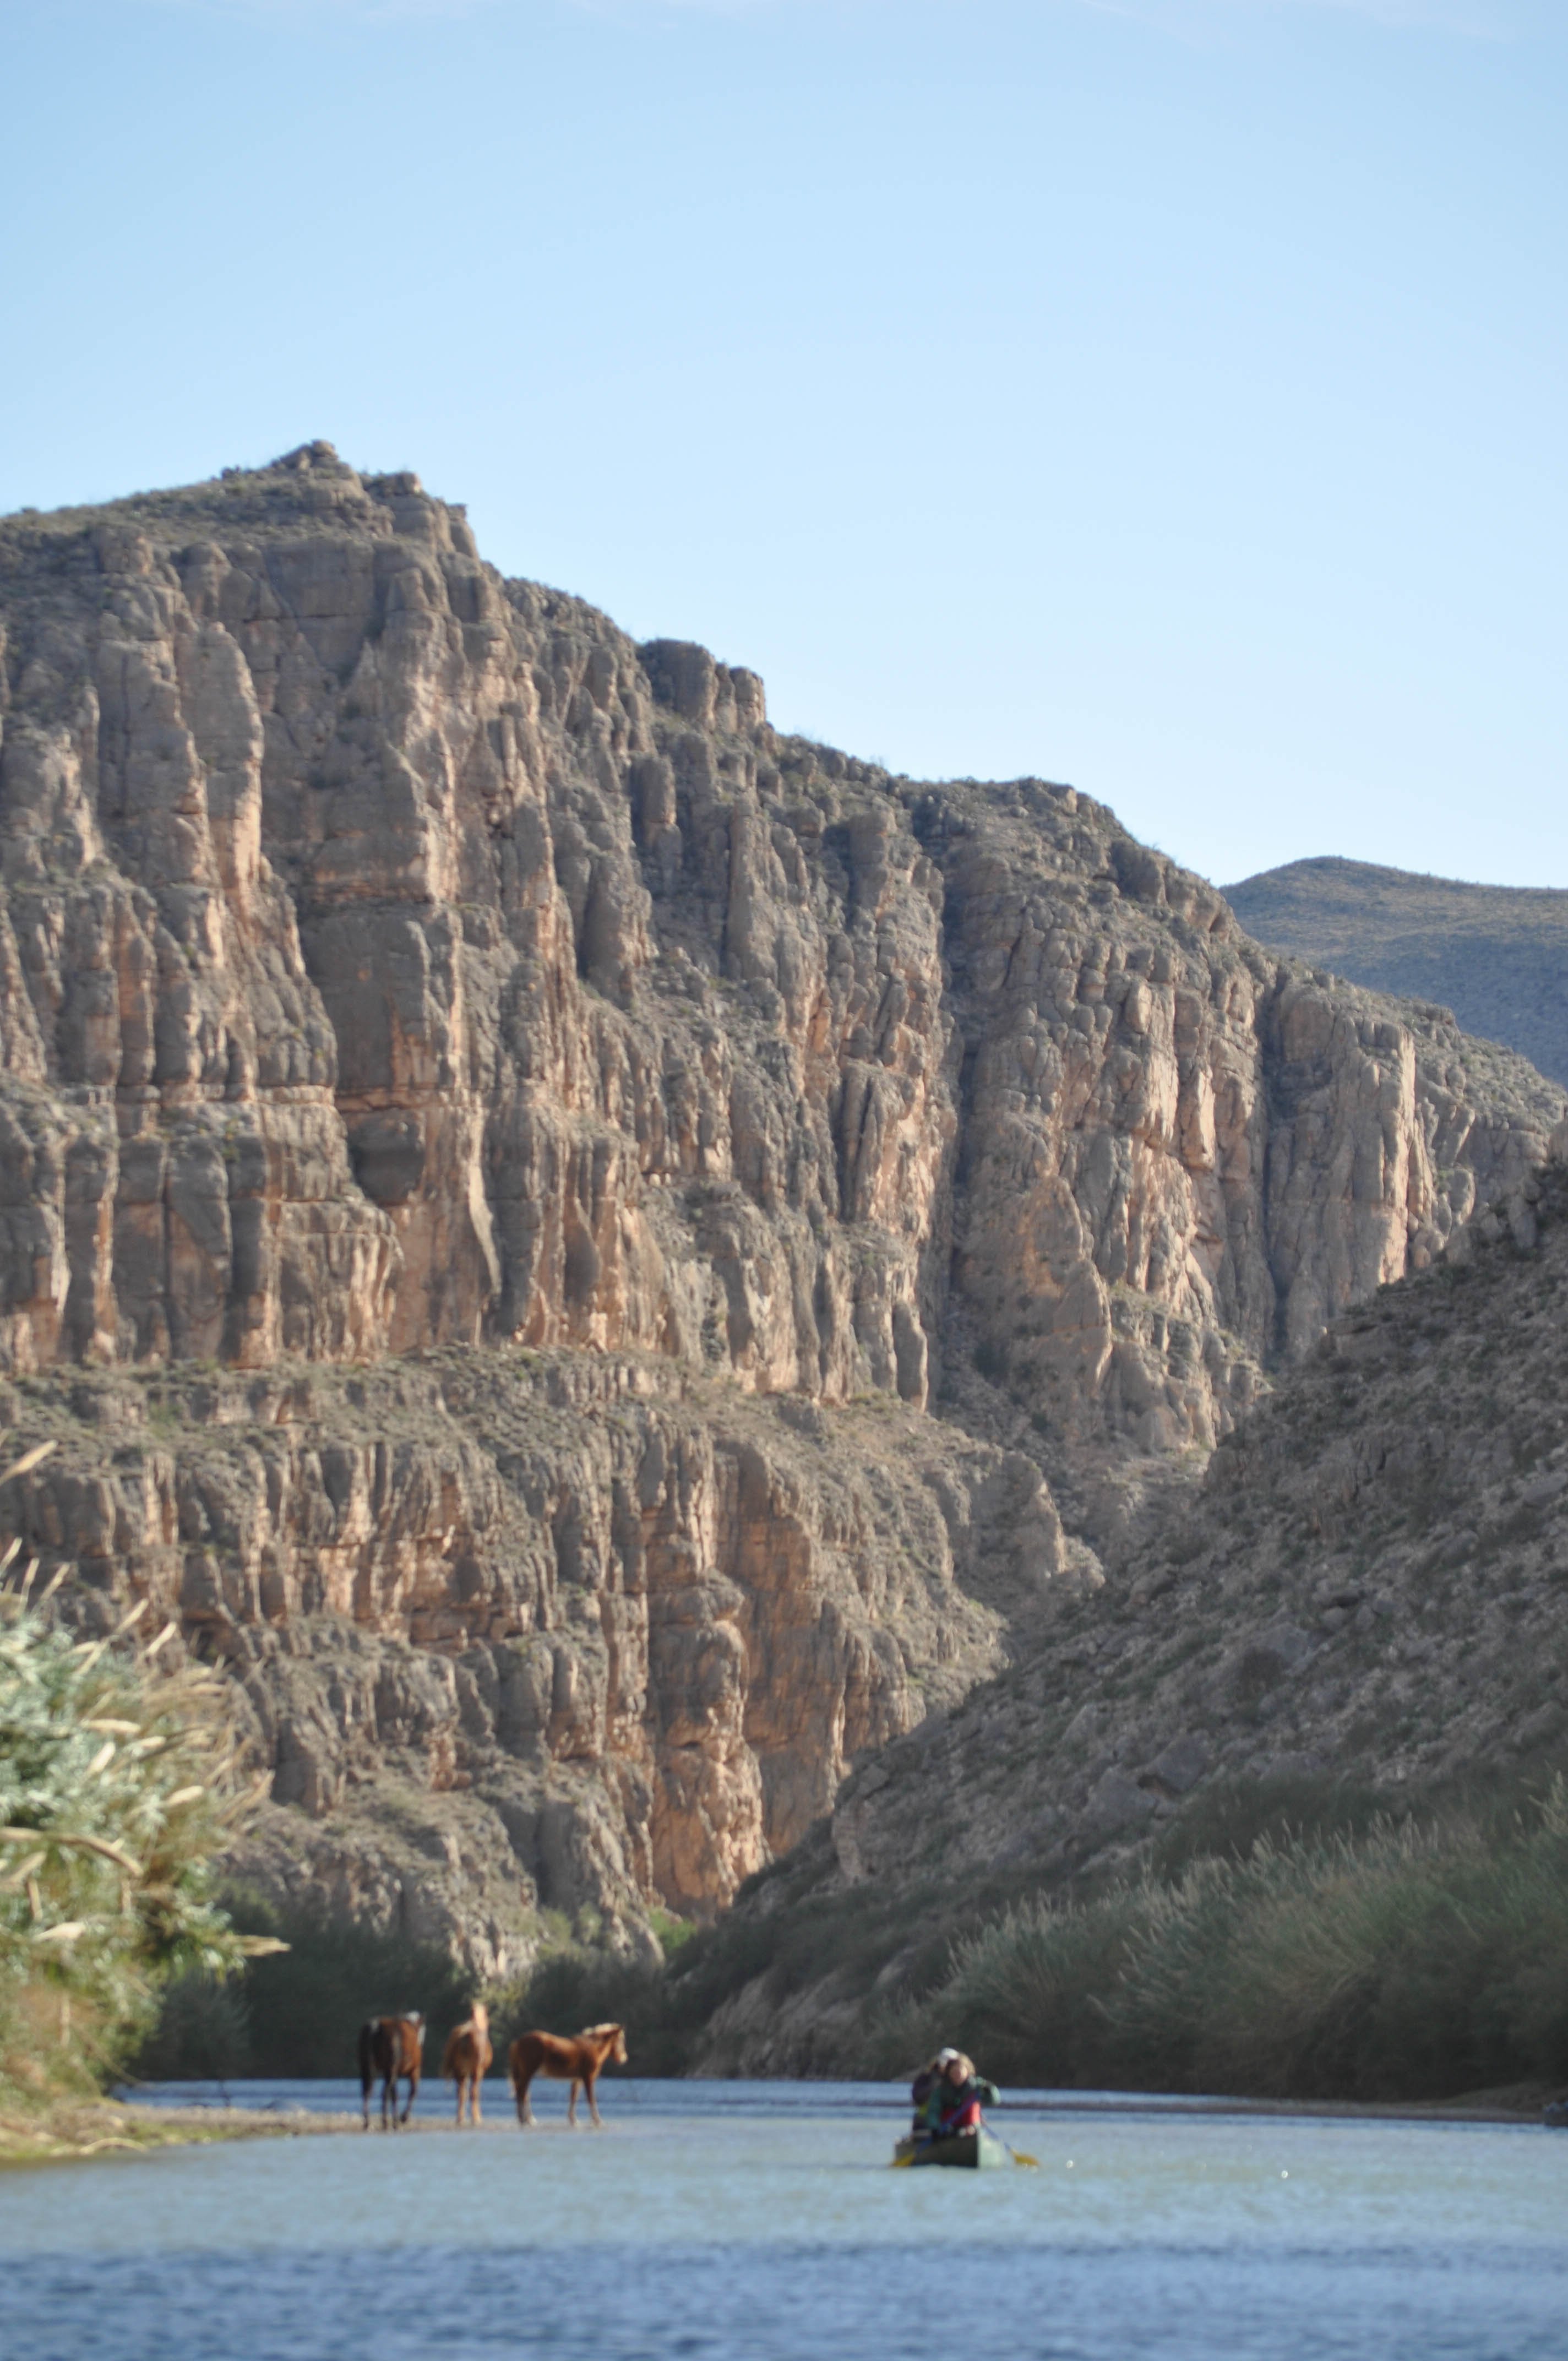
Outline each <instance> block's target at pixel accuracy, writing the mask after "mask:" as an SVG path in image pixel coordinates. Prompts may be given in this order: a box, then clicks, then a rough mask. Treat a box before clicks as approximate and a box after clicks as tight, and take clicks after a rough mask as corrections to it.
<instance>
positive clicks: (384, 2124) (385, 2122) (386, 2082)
mask: <svg viewBox="0 0 1568 2361" xmlns="http://www.w3.org/2000/svg"><path fill="white" fill-rule="evenodd" d="M389 2101H390V2102H391V2103H392V2104H393V2105H394V2106H395V2105H396V2103H397V2102H396V2096H395V2094H394V2092H393V2090H392V2070H391V2068H390V2067H389V2068H388V2069H387V2071H386V2072H385V2074H383V2075H382V2077H381V2129H382V2130H383V2131H384V2132H389V2131H390V2130H391V2128H392V2120H391V2119H389V2116H388V2114H387V2106H388V2103H389Z"/></svg>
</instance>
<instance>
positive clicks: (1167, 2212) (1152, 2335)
mask: <svg viewBox="0 0 1568 2361" xmlns="http://www.w3.org/2000/svg"><path fill="white" fill-rule="evenodd" d="M488 2092H489V2103H490V2110H491V2115H490V2120H488V2122H487V2125H486V2126H485V2129H484V2130H483V2132H481V2133H479V2134H477V2135H475V2134H471V2133H470V2134H466V2135H465V2136H462V2137H460V2138H459V2137H455V2136H450V2135H444V2136H427V2135H424V2134H416V2135H411V2136H403V2137H398V2138H388V2137H383V2136H380V2135H379V2134H377V2135H375V2136H372V2137H370V2138H368V2139H367V2138H366V2137H365V2136H363V2135H362V2134H361V2133H359V2132H357V2131H355V2132H347V2133H343V2134H340V2135H326V2134H323V2135H322V2136H317V2137H312V2138H309V2139H298V2140H255V2141H243V2142H236V2143H235V2144H233V2145H231V2146H220V2147H188V2148H177V2149H171V2150H167V2151H164V2152H162V2153H159V2154H157V2155H153V2156H146V2157H138V2158H117V2157H116V2158H104V2159H101V2160H100V2159H94V2160H92V2161H88V2162H84V2163H81V2164H73V2165H63V2166H62V2165H56V2166H51V2167H44V2168H38V2169H27V2170H16V2171H12V2172H10V2173H7V2174H6V2175H5V2176H4V2177H3V2178H0V2272H3V2275H4V2296H3V2299H0V2346H3V2349H4V2351H5V2354H6V2355H7V2356H10V2355H15V2356H16V2361H24V2356H25V2361H359V2356H367V2361H368V2356H378V2361H424V2356H432V2361H435V2356H440V2361H466V2356H502V2355H507V2356H533V2355H549V2356H563V2361H579V2356H580V2361H623V2356H624V2361H844V2356H867V2361H905V2356H907V2361H935V2357H936V2356H944V2361H945V2356H948V2355H949V2354H956V2355H959V2356H965V2355H970V2354H973V2353H976V2352H980V2353H983V2354H984V2355H986V2356H987V2361H992V2356H997V2361H1002V2356H1007V2361H1011V2356H1040V2361H1222V2356H1223V2361H1350V2356H1354V2361H1417V2356H1419V2361H1537V2356H1541V2361H1544V2357H1545V2356H1551V2361H1568V2135H1563V2134H1562V2133H1557V2134H1552V2133H1547V2132H1542V2131H1540V2130H1537V2129H1535V2128H1534V2127H1531V2126H1513V2125H1478V2124H1436V2123H1408V2122H1390V2121H1384V2120H1368V2119H1365V2118H1360V2119H1354V2120H1347V2119H1343V2118H1330V2119H1323V2118H1314V2117H1310V2116H1303V2115H1283V2114H1280V2115H1276V2114H1245V2113H1241V2112H1237V2111H1234V2110H1233V2111H1228V2112H1227V2111H1226V2110H1224V2109H1223V2108H1214V2109H1212V2110H1208V2111H1205V2112H1201V2113H1190V2112H1186V2111H1183V2110H1180V2109H1177V2108H1173V2107H1171V2106H1170V2105H1168V2104H1166V2103H1160V2102H1158V2101H1152V2100H1149V2101H1137V2100H1127V2099H1115V2100H1107V2101H1106V2102H1104V2103H1102V2104H1093V2105H1086V2104H1085V2103H1084V2101H1083V2100H1082V2098H1081V2097H1080V2095H1078V2094H1074V2096H1073V2097H1072V2099H1071V2100H1070V2101H1066V2102H1063V2103H1059V2104H1053V2103H1051V2102H1050V2100H1049V2099H1048V2098H1047V2096H1046V2095H1045V2094H1043V2093H1042V2094H1037V2095H1036V2097H1034V2098H1032V2099H1029V2098H1025V2100H1023V2101H1014V2103H1011V2104H1009V2105H1008V2106H1006V2107H1005V2108H1004V2109H1003V2111H1002V2112H1001V2113H1000V2114H997V2115H996V2116H995V2118H994V2120H995V2122H996V2125H997V2127H998V2128H999V2129H1000V2130H1001V2131H1002V2132H1003V2135H1004V2136H1005V2137H1006V2138H1007V2139H1008V2140H1010V2141H1011V2142H1012V2143H1013V2145H1014V2147H1017V2148H1020V2149H1023V2150H1025V2151H1027V2152H1028V2153H1029V2154H1031V2155H1033V2156H1035V2157H1036V2158H1038V2161H1039V2169H1038V2170H1037V2171H1026V2170H1023V2169H1018V2170H1014V2171H1009V2172H1005V2173H1000V2172H999V2173H962V2172H940V2171H936V2172H933V2171H923V2172H907V2171H902V2172H895V2171H892V2170H890V2169H889V2158H890V2156H891V2152H892V2145H893V2141H894V2136H895V2135H896V2133H897V2131H898V2130H899V2129H900V2127H901V2107H900V2103H899V2094H898V2093H896V2092H892V2091H890V2090H887V2089H885V2088H879V2087H876V2086H868V2085H865V2084H833V2083H722V2082H706V2083H702V2082H699V2083H670V2082H646V2081H636V2080H634V2079H631V2078H623V2079H620V2080H618V2081H609V2080H607V2081H605V2082H604V2083H603V2084H602V2085H601V2103H602V2105H603V2110H604V2114H605V2117H606V2125H607V2127H606V2129H605V2130H604V2131H603V2132H602V2133H593V2132H585V2131H579V2132H576V2133H570V2132H568V2131H567V2130H566V2128H565V2122H564V2103H565V2093H564V2092H561V2091H560V2090H559V2089H550V2088H546V2089H545V2090H543V2091H537V2090H536V2096H535V2103H536V2107H537V2108H538V2111H539V2113H540V2114H541V2118H542V2122H541V2126H540V2128H539V2129H538V2130H537V2131H536V2132H534V2133H532V2134H531V2135H523V2134H521V2133H520V2132H519V2131H518V2129H517V2127H516V2125H515V2123H514V2122H513V2121H512V2119H511V2115H510V2105H509V2104H508V2103H507V2101H508V2099H509V2095H510V2094H508V2093H507V2092H505V2090H504V2087H503V2086H502V2085H501V2084H499V2082H492V2083H491V2084H490V2085H489V2086H488ZM156 2095H159V2096H168V2097H173V2096H175V2095H178V2096H179V2097H181V2099H182V2100H185V2099H188V2098H189V2097H190V2095H191V2093H190V2092H188V2091H187V2092H179V2093H177V2094H176V2093H174V2092H166V2093H159V2094H156ZM232 2095H233V2096H234V2097H235V2098H236V2100H243V2101H244V2103H247V2104H262V2105H268V2104H300V2103H303V2104H308V2105H310V2106H312V2107H314V2108H323V2109H324V2108H336V2109H341V2108H343V2107H345V2106H346V2105H348V2104H350V2103H353V2104H354V2105H357V2100H358V2093H357V2090H356V2089H352V2090H351V2086H350V2085H348V2084H347V2083H343V2084H321V2083H313V2084H296V2085H289V2084H247V2085H236V2087H235V2090H234V2092H233V2094H232ZM446 2113H447V2102H446V2101H445V2099H444V2095H443V2093H442V2092H440V2090H439V2088H436V2089H431V2088H430V2087H429V2086H427V2090H426V2093H425V2094H424V2098H423V2102H422V2107H421V2110H420V2114H421V2116H422V2118H425V2119H427V2120H430V2121H434V2120H436V2119H438V2118H440V2117H443V2116H444V2115H445V2114H446Z"/></svg>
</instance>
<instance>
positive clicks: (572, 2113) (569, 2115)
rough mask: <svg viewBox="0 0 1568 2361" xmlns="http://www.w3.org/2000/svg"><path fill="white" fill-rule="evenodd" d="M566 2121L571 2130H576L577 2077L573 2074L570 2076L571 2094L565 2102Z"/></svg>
mask: <svg viewBox="0 0 1568 2361" xmlns="http://www.w3.org/2000/svg"><path fill="white" fill-rule="evenodd" d="M566 2122H567V2124H568V2125H569V2127H570V2128H571V2129H572V2130H573V2131H576V2128H577V2078H576V2075H575V2074H574V2075H573V2077H572V2095H571V2097H570V2098H569V2099H568V2100H567V2102H566Z"/></svg>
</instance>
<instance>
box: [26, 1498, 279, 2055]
mask: <svg viewBox="0 0 1568 2361" xmlns="http://www.w3.org/2000/svg"><path fill="white" fill-rule="evenodd" d="M34 1459H35V1455H28V1457H27V1460H25V1461H21V1462H18V1463H16V1466H14V1467H12V1468H9V1469H6V1470H5V1473H4V1475H0V1483H3V1482H4V1481H5V1478H6V1477H8V1476H11V1475H15V1474H18V1473H22V1472H25V1469H26V1467H27V1466H30V1465H32V1464H34ZM9 1555H10V1557H11V1559H12V1562H13V1563H14V1558H15V1551H14V1550H13V1552H12V1553H10V1554H9ZM6 1572H7V1576H8V1578H9V1580H10V1583H11V1585H12V1587H8V1588H7V1589H6V1590H5V1592H4V1593H0V2078H3V2079H4V2081H6V2082H8V2083H9V2084H10V2085H11V2087H12V2089H13V2090H14V2091H16V2092H18V2093H21V2092H29V2091H30V2092H47V2091H49V2090H51V2089H53V2090H59V2089H64V2088H71V2087H74V2088H78V2089H82V2088H85V2087H87V2086H88V2085H90V2084H91V2083H93V2082H101V2081H104V2079H105V2078H106V2077H107V2076H108V2075H110V2074H112V2073H113V2071H114V2070H115V2068H116V2066H117V2065H118V2064H119V2063H120V2062H121V2060H122V2059H124V2058H125V2057H126V2055H127V2054H128V2052H129V2051H130V2049H131V2048H133V2047H134V2045H135V2043H136V2042H137V2038H138V2037H140V2036H141V2035H142V2034H143V2033H144V2032H145V2030H146V2028H147V2026H148V2024H149V2023H150V2021H151V2019H152V2017H153V2016H154V2015H155V2014H156V2010H157V2005H158V1996H159V1991H160V1990H161V1988H162V1986H163V1984H164V1983H165V1982H167V1981H168V1979H169V1978H170V1976H172V1975H177V1974H180V1973H181V1972H184V1971H191V1970H197V1971H204V1972H205V1973H207V1974H209V1975H217V1976H222V1975H225V1974H227V1973H229V1972H231V1971H233V1970H234V1969H236V1968H237V1967H238V1966H239V1965H240V1963H241V1961H242V1960H244V1959H245V1958H246V1957H247V1955H249V1954H251V1953H253V1952H254V1951H255V1950H256V1949H269V1948H277V1947H276V1946H269V1945H266V1944H264V1943H263V1944H258V1942H257V1941H256V1939H255V1938H247V1937H244V1936H241V1935H239V1934H237V1933H236V1930H235V1929H234V1927H232V1926H231V1925H230V1923H229V1920H228V1918H227V1916H225V1912H224V1911H223V1910H222V1909H221V1908H220V1907H219V1906H218V1905H217V1903H216V1901H215V1899H214V1882H213V1869H212V1862H213V1861H214V1856H215V1855H217V1854H218V1853H220V1852H221V1851H222V1850H223V1849H224V1847H225V1845H226V1844H228V1843H229V1842H231V1841H232V1839H233V1836H234V1834H235V1832H236V1827H237V1825H238V1824H239V1822H240V1821H241V1820H242V1819H243V1817H244V1816H245V1814H246V1811H247V1807H248V1806H250V1805H251V1804H252V1803H253V1801H254V1800H255V1794H254V1790H253V1789H250V1788H249V1787H248V1783H247V1781H246V1780H245V1779H244V1778H243V1776H242V1775H241V1773H240V1769H239V1766H238V1764H237V1763H236V1756H235V1750H234V1744H233V1739H232V1735H231V1733H230V1730H229V1729H228V1727H227V1725H226V1721H225V1711H224V1698H225V1684H224V1683H223V1682H222V1681H221V1680H220V1678H219V1677H218V1676H217V1675H214V1674H211V1673H208V1672H206V1671H204V1670H203V1669H202V1668H201V1667H200V1666H194V1665H190V1664H176V1665H175V1666H174V1667H173V1668H172V1669H167V1668H166V1660H167V1657H168V1656H169V1655H170V1653H175V1652H173V1651H172V1650H171V1648H170V1642H173V1641H174V1639H175V1638H176V1636H177V1635H176V1631H175V1627H174V1626H173V1625H168V1626H166V1627H165V1628H164V1629H163V1630H162V1631H155V1632H153V1633H152V1634H150V1635H146V1636H144V1629H143V1627H144V1626H145V1624H146V1622H147V1620H148V1617H147V1615H146V1613H145V1609H138V1610H136V1611H133V1613H131V1614H130V1615H128V1616H126V1618H125V1620H123V1622H122V1623H121V1624H120V1626H119V1628H118V1629H117V1630H116V1631H112V1632H111V1633H110V1634H108V1635H107V1636H106V1637H104V1638H100V1639H96V1640H90V1641H82V1640H77V1639H75V1638H73V1637H72V1635H71V1632H70V1631H67V1630H65V1629H63V1628H61V1626H60V1623H59V1622H58V1621H57V1620H56V1619H55V1616H54V1614H53V1613H52V1611H51V1605H52V1602H51V1601H49V1600H48V1599H47V1598H46V1599H42V1600H39V1601H38V1603H29V1601H28V1598H27V1592H28V1588H29V1587H30V1585H29V1582H28V1578H27V1574H26V1572H24V1575H23V1577H22V1580H21V1582H20V1585H19V1586H17V1585H16V1577H15V1576H14V1575H12V1574H11V1572H10V1567H9V1566H7V1568H6Z"/></svg>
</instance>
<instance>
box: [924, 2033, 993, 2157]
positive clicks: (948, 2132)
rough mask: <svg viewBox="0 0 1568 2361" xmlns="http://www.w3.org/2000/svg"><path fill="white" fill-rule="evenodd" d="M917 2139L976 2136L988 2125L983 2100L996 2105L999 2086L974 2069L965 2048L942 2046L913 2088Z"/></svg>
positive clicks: (967, 2137)
mask: <svg viewBox="0 0 1568 2361" xmlns="http://www.w3.org/2000/svg"><path fill="white" fill-rule="evenodd" d="M909 2095H910V2099H911V2102H912V2103H913V2106H914V2112H915V2121H914V2124H913V2125H912V2126H911V2128H912V2130H913V2132H914V2135H915V2137H916V2139H917V2140H929V2139H972V2138H973V2137H974V2136H975V2135H976V2134H977V2133H978V2132H980V2131H981V2129H982V2128H983V2127H984V2124H985V2117H984V2115H983V2114H981V2103H982V2101H983V2102H985V2103H988V2104H990V2105H992V2106H994V2105H995V2103H996V2096H997V2092H996V2085H995V2084H994V2082H988V2081H985V2080H984V2079H983V2077H981V2075H979V2074H977V2073H976V2072H975V2070H974V2060H973V2059H970V2058H966V2057H965V2056H964V2054H963V2052H962V2050H961V2049H938V2052H937V2055H936V2056H935V2058H933V2059H932V2060H931V2063H930V2064H929V2066H923V2067H922V2068H921V2070H920V2071H919V2073H918V2074H916V2077H915V2081H914V2086H913V2088H912V2089H911V2091H910V2094H909Z"/></svg>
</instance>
